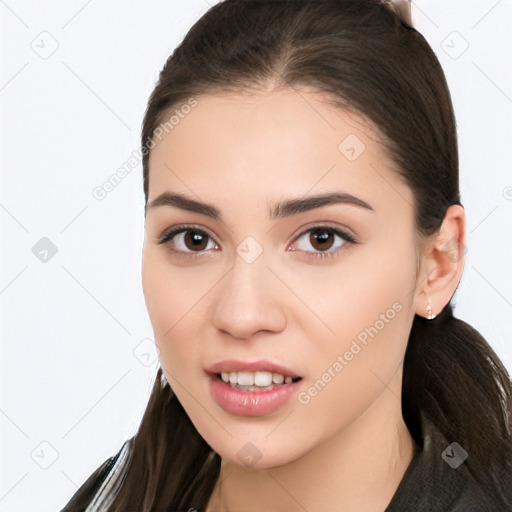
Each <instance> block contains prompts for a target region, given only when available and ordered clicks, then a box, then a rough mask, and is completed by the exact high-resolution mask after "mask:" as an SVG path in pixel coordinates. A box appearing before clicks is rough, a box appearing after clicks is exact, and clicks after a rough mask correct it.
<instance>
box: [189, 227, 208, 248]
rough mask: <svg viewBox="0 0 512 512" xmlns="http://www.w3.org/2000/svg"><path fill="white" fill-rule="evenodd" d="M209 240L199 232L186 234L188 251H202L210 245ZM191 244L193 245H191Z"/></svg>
mask: <svg viewBox="0 0 512 512" xmlns="http://www.w3.org/2000/svg"><path fill="white" fill-rule="evenodd" d="M207 238H208V237H206V236H204V235H202V234H201V233H198V232H197V231H187V232H186V234H185V245H186V246H187V249H191V250H192V249H197V250H200V251H202V250H204V248H205V247H206V246H207V245H208V244H207ZM189 242H190V243H191V245H189Z"/></svg>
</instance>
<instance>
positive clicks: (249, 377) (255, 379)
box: [220, 371, 293, 388]
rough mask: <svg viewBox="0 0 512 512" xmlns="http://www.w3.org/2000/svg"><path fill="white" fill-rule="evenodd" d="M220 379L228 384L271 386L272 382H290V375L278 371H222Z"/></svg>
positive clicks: (291, 380)
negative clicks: (286, 375)
mask: <svg viewBox="0 0 512 512" xmlns="http://www.w3.org/2000/svg"><path fill="white" fill-rule="evenodd" d="M220 375H221V379H222V380H223V381H224V382H226V383H228V382H229V383H230V384H238V385H239V386H255V387H263V388H266V387H271V386H272V385H273V384H283V383H284V384H291V383H292V382H293V378H292V377H285V376H284V375H282V374H280V373H272V372H267V371H258V372H245V371H244V372H222V373H221V374H220Z"/></svg>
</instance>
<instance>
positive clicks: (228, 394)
mask: <svg viewBox="0 0 512 512" xmlns="http://www.w3.org/2000/svg"><path fill="white" fill-rule="evenodd" d="M209 377H210V394H211V395H212V398H213V399H214V400H215V402H217V403H218V404H219V405H220V406H221V407H222V408H223V409H224V410H225V411H226V412H229V413H230V414H235V415H237V416H262V415H264V414H270V413H272V412H274V411H277V409H279V408H280V407H282V406H283V405H284V404H285V403H286V402H287V401H288V400H289V399H290V398H291V397H292V396H293V395H294V394H296V392H297V389H298V387H299V386H300V384H301V381H300V380H299V381H297V382H292V383H291V384H284V385H281V386H276V387H275V388H274V389H269V390H266V391H246V390H243V389H238V388H233V387H231V386H230V385H229V384H226V383H225V382H224V381H223V380H221V379H220V378H219V377H217V376H216V375H210V376H209Z"/></svg>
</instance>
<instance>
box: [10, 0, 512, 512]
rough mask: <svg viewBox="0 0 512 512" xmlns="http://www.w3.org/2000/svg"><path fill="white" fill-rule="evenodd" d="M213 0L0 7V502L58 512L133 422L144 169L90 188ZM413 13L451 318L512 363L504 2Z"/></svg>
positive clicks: (144, 334)
mask: <svg viewBox="0 0 512 512" xmlns="http://www.w3.org/2000/svg"><path fill="white" fill-rule="evenodd" d="M208 7H209V4H208V3H207V2H206V0H194V1H192V0H186V2H185V1H184V0H167V1H163V0H151V1H145V2H143V1H142V0H141V1H124V2H123V1H121V0H111V1H109V2H100V1H98V0H96V1H94V0H89V1H87V0H69V1H67V2H63V1H60V2H59V1H56V0H54V1H46V2H36V1H35V0H25V1H21V0H6V1H5V2H4V1H0V16H1V20H2V28H1V32H0V34H1V45H2V67H1V72H0V73H1V75H0V101H1V109H2V110H1V117H0V120H1V121H0V122H1V136H0V140H1V149H0V159H1V169H2V177H1V189H0V222H1V229H2V239H1V244H2V264H1V274H0V300H1V308H2V309H1V311H2V313H1V324H0V325H1V341H2V348H1V386H2V387H1V403H0V429H1V446H0V457H1V461H2V474H1V483H0V512H26V511H28V510H29V511H31V512H39V511H41V512H50V511H56V510H59V509H60V508H61V507H62V506H64V504H65V503H66V502H67V501H68V500H69V499H70V497H71V495H72V494H73V493H74V492H75V491H76V489H77V488H78V487H79V486H80V485H81V484H82V483H83V482H84V481H85V480H86V478H87V477H88V476H89V475H90V474H91V473H92V471H93V470H95V469H96V468H97V467H98V466H99V465H100V464H101V463H102V462H103V461H104V460H105V459H106V458H107V457H109V456H111V455H113V454H114V453H116V452H117V451H118V449H119V448H120V446H121V444H122V442H123V441H124V440H125V439H127V438H128V437H129V436H131V435H133V434H134V433H135V431H136V429H137V427H138V424H139V421H140V418H141V416H142V413H143V411H144V408H145V405H146V402H147V399H148V397H149V392H150V384H151V382H152V379H153V376H154V374H155V372H156V368H157V366H156V365H157V362H156V360H155V353H154V348H153V346H152V331H151V325H150V323H149V319H148V316H147V313H146V309H145V304H144V299H143V295H142V288H141V283H140V257H141V249H142V242H143V228H144V221H143V218H144V213H143V207H144V196H143V190H142V169H141V165H138V166H137V167H136V168H135V169H134V170H133V171H132V172H131V173H130V174H129V175H128V176H127V177H126V178H125V179H124V180H123V181H122V182H121V183H120V184H119V185H118V186H117V187H116V188H115V189H114V190H113V191H112V192H111V193H109V194H108V195H107V197H105V199H103V200H98V199H95V198H94V197H93V195H92V190H93V189H94V187H96V186H99V185H102V184H103V183H104V182H105V181H106V180H107V179H108V178H109V176H110V175H111V174H113V173H114V172H115V171H116V169H118V168H119V167H120V166H122V165H123V163H125V162H126V161H127V159H129V157H130V156H131V155H132V153H133V151H136V150H137V149H138V144H139V134H140V125H141V121H142V116H143V112H144V109H145V106H146V101H147V98H148V96H149V94H150V92H151V90H152V88H153V86H154V82H155V80H156V78H157V74H158V72H159V70H160V69H161V67H162V66H163V64H164V62H165V60H166V58H167V57H168V55H169V54H170V53H171V51H172V50H173V48H174V47H175V46H176V45H177V44H178V43H179V42H180V41H181V39H182V37H183V36H184V34H185V33H186V31H187V30H188V28H190V26H191V25H192V23H193V22H194V21H195V20H197V19H198V18H199V16H200V15H201V14H202V13H204V12H205V11H206V10H207V9H208ZM413 16H414V22H415V26H416V28H417V29H418V30H419V31H420V32H421V33H422V34H423V35H424V36H425V37H426V39H427V40H428V41H429V43H430V44H431V45H432V47H433V49H434V51H435V52H436V54H437V55H438V58H439V59H440V61H441V64H442V66H443V68H444V70H445V72H446V75H447V78H448V82H449V86H450V89H451V92H452V96H453V101H454V107H455V112H456V116H457V122H458V129H459V132H458V133H459V144H460V163H461V166H460V169H461V188H462V201H463V204H464V206H465V208H466V212H467V219H468V242H469V243H468V252H467V254H466V258H467V260H466V268H465V272H464V276H463V278H462V282H461V285H460V286H459V289H458V291H457V293H456V296H455V300H454V304H455V306H456V308H455V314H456V315H457V316H459V317H460V318H462V319H464V320H466V321H468V322H469V323H471V324H472V325H473V326H474V327H476V328H477V329H478V330H479V331H480V332H481V333H482V334H483V335H484V336H485V337H486V338H487V339H488V340H489V342H490V343H491V345H492V346H493V347H494V349H495V351H496V352H497V353H498V355H499V356H500V357H501V358H502V360H503V361H504V363H505V364H506V366H507V367H508V368H509V369H512V349H511V345H510V340H511V339H512V322H511V318H512V314H511V313H512V278H511V270H510V255H511V252H512V251H511V241H510V234H511V232H512V230H511V224H512V222H511V219H512V188H511V187H512V172H511V164H510V162H511V150H510V148H511V134H512V130H511V119H512V72H511V64H510V62H511V55H510V53H511V48H512V35H511V30H510V26H511V23H512V2H511V0H501V1H497V0H479V1H473V0H472V1H468V0H457V1H454V0H451V1H450V2H446V1H442V0H435V1H433V0H422V1H418V2H415V4H414V10H413ZM42 32H46V33H44V34H42V35H41V33H42ZM454 32H456V33H454ZM52 45H53V46H55V47H56V51H55V52H54V53H53V54H52V55H50V56H48V55H47V54H45V53H44V52H49V51H50V50H51V49H53V46H52ZM57 45H58V47H57ZM466 45H469V46H468V48H467V49H466V50H465V51H464V52H463V53H462V51H463V50H464V49H465V47H466ZM42 57H47V58H42ZM455 57H456V58H455ZM42 237H47V238H48V239H50V240H51V242H52V243H53V244H54V245H55V246H56V247H57V253H56V254H55V255H54V256H53V257H52V258H50V259H49V260H48V261H47V262H42V261H40V260H39V259H38V258H36V256H35V255H34V254H33V252H32V248H33V247H34V245H35V244H36V243H37V242H38V241H39V240H40V239H41V238H42ZM143 340H145V341H143ZM147 353H150V357H149V356H147V355H146V356H144V355H143V354H147ZM148 357H149V361H148ZM41 443H42V444H41ZM45 468H46V469H45Z"/></svg>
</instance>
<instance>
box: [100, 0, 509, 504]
mask: <svg viewBox="0 0 512 512" xmlns="http://www.w3.org/2000/svg"><path fill="white" fill-rule="evenodd" d="M269 85H272V86H274V87H276V88H277V87H296V88H299V87H302V86H308V87H314V88H315V89H317V90H318V91H320V92H322V93H325V97H326V98H328V99H329V101H331V102H332V103H333V104H335V105H336V106H338V107H339V108H341V109H348V110H351V111H353V112H356V113H358V114H360V115H363V116H365V118H366V119H369V120H370V121H371V122H372V123H373V124H374V125H375V126H376V127H377V128H378V130H379V132H380V134H381V137H382V141H383V143H384V147H385V150H386V151H387V154H388V155H389V157H390V158H391V159H392V161H393V162H394V163H395V164H396V167H397V169H398V170H397V172H398V173H399V175H400V176H401V178H402V179H403V180H404V182H405V183H406V184H407V185H408V186H409V187H410V189H411V190H412V192H413V195H414V198H415V217H416V218H415V222H416V228H417V231H418V233H419V234H421V235H424V236H429V235H432V234H434V233H435V232H436V231H437V230H438V229H439V227H440V225H441V222H442V220H443V218H444V215H445V212H446V210H447V208H448V207H449V206H450V205H453V204H460V193H459V183H458V181H459V176H458V165H459V162H458V148H457V134H456V124H455V117H454V112H453V107H452V102H451V98H450V93H449V90H448V86H447V83H446V79H445V76H444V73H443V70H442V68H441V65H440V63H439V61H438V60H437V58H436V56H435V54H434V52H433V51H432V49H431V48H430V46H429V44H428V43H427V42H426V40H425V39H424V38H423V36H422V35H421V34H420V33H419V32H417V31H416V30H415V29H414V28H411V27H410V26H408V24H407V23H406V22H404V21H402V20H401V19H400V17H399V15H398V12H397V11H394V10H393V9H392V8H390V5H389V4H388V3H387V2H385V1H382V0H338V1H319V0H316V1H311V0H288V1H287V0H275V1H271V2H269V1H261V0H243V1H241V0H225V1H222V2H220V3H218V4H217V5H215V6H213V7H212V8H211V9H209V10H208V12H207V13H206V14H205V15H204V16H202V17H201V19H199V20H198V21H197V22H196V23H195V24H194V25H193V27H192V28H191V29H190V30H189V32H188V34H187V35H186V37H185V38H184V40H183V41H182V43H181V44H180V45H179V46H178V47H177V48H176V49H175V51H174V52H173V54H172V55H171V56H170V57H169V59H168V60H167V62H166V64H165V66H164V68H163V69H162V71H161V73H160V76H159V80H158V83H157V85H156V87H155V89H154V91H153V93H152V94H151V97H150V98H149V103H148V107H147V111H146V114H145V118H144V123H143V127H142V144H143V146H146V145H147V142H148V140H151V139H152V138H153V137H154V133H155V130H156V129H157V127H158V126H159V124H160V123H162V122H163V121H164V119H165V118H166V115H168V114H169V112H170V111H171V110H172V109H175V108H176V107H177V106H179V105H180V104H184V103H186V102H187V100H188V99H190V98H191V97H198V96H200V95H203V94H207V93H209V92H216V91H257V90H262V89H266V88H268V87H269ZM148 167H149V154H148V153H146V154H145V155H144V159H143V171H144V194H145V196H146V203H147V199H148V171H149V168H148ZM511 408H512V406H511V381H510V377H509V375H508V373H507V371H506V369H505V368H504V366H503V364H502V363H501V361H500V360H499V358H498V357H497V355H496V354H495V353H494V351H493V350H492V349H491V348H490V346H489V345H488V343H487V342H486V341H485V340H484V339H483V338H482V336H481V335H480V334H479V333H478V332H477V331H476V330H475V329H473V328H472V327H471V326H470V325H468V324H467V323H465V322H463V321H461V320H459V319H457V318H455V317H454V316H453V312H452V306H451V304H448V305H447V306H446V307H445V308H444V310H443V311H442V312H441V314H440V315H439V316H438V317H437V318H436V319H435V320H433V321H427V320H425V319H424V318H422V317H419V316H416V317H415V319H414V322H413V326H412V330H411V333H410V337H409V341H408V346H407V351H406V354H405V362H404V378H403V390H402V411H403V416H404V420H405V422H406V424H407V426H408V428H409V430H410V432H411V435H412V436H413V438H414V440H415V442H416V443H417V444H419V445H420V446H421V444H422V434H421V428H420V415H421V414H424V415H426V416H428V417H429V418H430V419H431V420H432V421H433V423H434V424H435V425H436V426H437V428H438V429H439V430H440V431H441V433H442V434H443V435H444V436H445V437H446V439H448V440H450V441H452V440H456V441H457V442H458V443H459V444H460V445H461V446H463V447H464V448H465V449H466V451H468V452H469V453H470V457H469V458H468V459H467V461H466V463H467V467H468V469H469V471H470V472H471V473H472V475H473V476H474V478H475V479H476V481H477V482H478V483H479V484H480V485H481V487H482V488H483V489H484V490H485V491H486V492H488V493H490V494H492V495H493V496H497V497H498V499H499V500H501V501H500V503H503V507H504V508H505V507H510V506H512V503H511V502H510V493H509V491H508V490H507V489H508V486H509V485H510V482H505V481H503V480H504V479H500V477H503V475H510V474H511V453H512V445H511V434H510V432H511V415H510V411H511ZM131 443H132V450H131V452H130V458H129V462H128V467H127V472H126V475H125V478H124V481H123V483H122V486H121V489H120V492H119V493H118V495H117V496H116V498H115V499H114V501H113V503H112V505H111V507H110V508H109V510H110V511H112V512H126V511H127V510H137V511H138V512H149V511H155V510H188V509H189V508H194V509H196V510H198V511H202V510H204V509H205V507H206V505H207V502H208V500H209V498H210V495H211V493H212V491H213V488H214V485H215V483H216V480H217V478H218V475H219V471H220V457H219V455H218V454H216V453H215V452H214V451H213V450H212V449H211V447H209V446H208V444H207V443H206V442H205V441H204V440H203V439H202V437H201V436H200V435H199V434H198V432H197V431H196V429H195V428H194V426H193V424H192V423H191V421H190V419H189V418H188V416H187V414H186V412H185V411H184V410H183V408H182V407H181V405H180V403H179V401H178V399H177V398H176V396H175V395H174V393H173V391H172V389H171V388H170V386H169V384H168V383H167V381H166V379H165V377H164V376H163V373H162V370H161V369H159V370H158V373H157V375H156V380H155V383H154V388H153V392H152V395H151V397H150V400H149V404H148V406H147V410H146V412H145V414H144V417H143V419H142V422H141V425H140V428H139V430H138V432H137V434H136V435H135V436H134V438H133V439H132V440H131Z"/></svg>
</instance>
